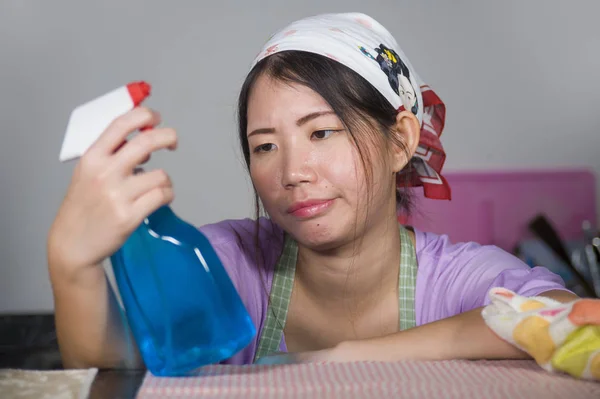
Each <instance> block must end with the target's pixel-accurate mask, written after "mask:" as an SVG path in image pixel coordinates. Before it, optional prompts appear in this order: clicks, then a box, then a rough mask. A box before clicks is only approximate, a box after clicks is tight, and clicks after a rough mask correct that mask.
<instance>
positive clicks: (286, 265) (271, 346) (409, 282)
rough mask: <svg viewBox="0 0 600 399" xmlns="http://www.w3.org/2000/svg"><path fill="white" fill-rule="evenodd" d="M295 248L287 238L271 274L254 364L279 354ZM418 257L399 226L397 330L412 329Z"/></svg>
mask: <svg viewBox="0 0 600 399" xmlns="http://www.w3.org/2000/svg"><path fill="white" fill-rule="evenodd" d="M297 256H298V245H297V244H296V242H295V241H294V240H293V239H292V238H291V237H290V236H289V235H287V234H286V237H285V243H284V246H283V252H282V254H281V256H280V257H279V261H278V262H277V264H276V265H275V270H274V271H273V283H272V286H271V294H270V297H269V298H270V301H269V302H270V303H269V307H268V309H267V317H266V320H265V324H264V327H263V329H262V333H261V336H260V340H259V343H258V349H257V350H256V355H255V357H254V361H256V360H258V359H259V358H261V357H263V356H265V355H269V354H273V353H275V352H279V347H280V344H281V339H282V337H283V329H284V328H285V321H286V319H287V312H288V308H289V304H290V297H291V295H292V288H293V286H294V275H295V272H296V260H297ZM416 280H417V257H416V253H415V248H414V246H413V243H412V240H411V239H410V236H409V234H408V231H407V230H406V228H405V227H403V226H402V225H400V271H399V277H398V311H399V315H398V329H399V331H403V330H406V329H409V328H412V327H415V325H416V322H415V283H416Z"/></svg>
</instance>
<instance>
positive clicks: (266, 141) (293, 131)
mask: <svg viewBox="0 0 600 399" xmlns="http://www.w3.org/2000/svg"><path fill="white" fill-rule="evenodd" d="M247 128H248V129H247V135H248V144H249V148H250V175H251V178H252V181H253V183H254V186H255V188H256V190H257V192H258V195H259V197H260V199H261V201H262V203H263V206H264V208H265V210H266V211H267V213H268V214H269V215H270V217H271V219H273V221H274V222H275V223H277V224H278V225H279V226H280V227H282V228H283V229H284V230H285V231H287V232H288V233H289V234H291V235H292V236H293V237H294V238H295V239H296V240H297V241H298V242H300V243H301V244H303V245H305V246H309V247H313V248H321V249H328V248H334V247H336V246H339V245H343V244H344V243H346V242H349V241H350V240H352V239H354V237H355V234H356V235H359V236H360V234H362V233H363V229H364V228H369V226H372V225H373V224H374V223H377V221H378V220H380V219H381V220H383V219H384V218H387V220H388V221H389V217H390V216H392V217H394V215H395V176H394V174H393V171H392V170H391V168H390V167H389V166H387V165H390V162H386V159H385V157H386V156H387V155H386V154H388V152H387V151H385V150H384V151H381V150H379V151H377V149H376V148H369V149H366V148H364V149H362V150H363V152H366V151H368V152H369V154H371V159H372V161H373V169H372V178H371V183H370V189H369V190H367V187H366V179H365V168H364V167H363V165H362V163H361V160H360V155H359V152H358V150H357V149H356V147H355V146H354V145H353V142H352V138H351V137H350V135H349V133H348V132H347V131H346V130H345V129H344V126H343V124H342V122H341V121H340V119H338V117H337V116H336V115H335V114H334V113H333V111H332V109H331V107H330V106H329V105H328V103H327V102H326V101H325V100H324V99H323V98H322V97H321V96H320V95H318V94H317V93H315V92H314V91H312V90H311V89H309V88H307V87H305V86H302V85H297V84H289V83H282V82H280V81H276V80H273V79H271V78H270V77H268V76H265V75H262V76H261V77H259V78H258V79H257V81H256V82H255V85H254V87H253V89H252V91H251V93H250V98H249V100H248V126H247ZM377 134H379V133H377ZM376 142H381V143H383V141H382V140H376ZM367 167H368V166H367ZM368 191H370V193H371V194H370V203H369V204H368V203H367V202H369V197H368ZM367 209H368V211H369V212H368V213H369V215H368V219H366V220H365V216H366V213H367V212H366V211H367ZM390 213H391V215H390ZM365 221H366V224H365ZM357 222H358V225H357Z"/></svg>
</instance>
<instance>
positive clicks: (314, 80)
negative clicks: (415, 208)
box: [238, 51, 413, 219]
mask: <svg viewBox="0 0 600 399" xmlns="http://www.w3.org/2000/svg"><path fill="white" fill-rule="evenodd" d="M263 74H266V75H268V76H269V77H271V78H273V79H275V80H279V81H281V82H285V83H297V84H300V85H303V86H306V87H308V88H310V89H312V90H313V91H315V92H316V93H318V94H319V95H320V96H321V97H323V99H325V101H326V102H327V103H328V104H329V105H330V106H331V108H332V109H333V111H334V112H335V113H336V115H337V116H338V117H339V118H340V120H341V121H342V123H343V124H344V125H345V127H346V129H347V131H348V132H349V134H350V137H351V138H352V141H353V143H354V145H355V146H356V148H357V150H358V153H359V155H360V159H361V162H362V164H363V167H364V168H365V177H366V180H367V190H368V189H369V187H371V184H370V183H371V179H372V166H373V160H372V159H371V156H370V155H371V153H370V152H369V151H366V148H367V147H368V146H371V147H374V148H375V150H376V151H377V150H379V149H380V148H381V146H380V145H378V144H380V143H381V139H382V138H383V139H384V140H392V141H393V143H394V144H395V145H397V146H399V147H400V148H402V149H404V151H405V152H406V155H407V158H409V157H410V154H409V152H408V148H407V147H406V145H405V143H404V142H402V141H401V140H400V139H399V138H398V136H397V135H395V134H390V132H391V130H392V129H393V126H394V125H395V123H396V115H397V111H396V110H395V109H394V107H392V105H391V104H390V103H389V102H388V101H387V100H386V98H385V97H384V96H383V95H382V94H381V93H379V91H377V89H375V88H374V87H373V85H371V84H370V83H369V82H368V81H367V80H366V79H364V78H363V77H362V76H360V75H359V74H358V73H356V72H354V71H353V70H352V69H350V68H348V67H347V66H345V65H343V64H341V63H339V62H337V61H334V60H332V59H330V58H328V57H325V56H321V55H318V54H314V53H309V52H303V51H284V52H280V53H277V54H274V55H271V56H269V57H266V58H264V59H263V60H261V61H260V62H259V63H258V64H256V65H255V67H254V68H253V69H252V71H250V73H249V74H248V76H247V77H246V80H245V82H244V84H243V86H242V89H241V92H240V96H239V101H238V123H239V139H240V144H241V147H242V153H243V154H244V160H245V161H246V167H247V168H248V171H249V170H250V148H249V144H248V137H247V127H248V100H249V97H250V92H251V90H252V88H253V86H254V84H255V82H256V80H257V79H258V77H260V76H261V75H263ZM378 133H379V134H378ZM384 143H385V141H384ZM406 167H407V168H410V167H412V166H411V163H410V162H409V163H408V165H407V166H406ZM403 175H404V176H408V175H409V174H408V173H405V174H403ZM408 181H409V179H407V183H408ZM406 186H408V184H406ZM254 193H255V203H256V204H255V208H256V218H257V219H258V218H259V217H260V213H261V206H260V199H259V197H258V193H256V190H255V192H254ZM368 194H369V195H370V193H368ZM369 195H368V196H369ZM396 201H397V206H398V208H399V209H400V210H401V211H402V212H403V213H405V214H410V212H411V210H412V203H413V202H412V196H411V195H410V191H409V190H408V189H407V188H404V189H403V190H401V191H400V190H396Z"/></svg>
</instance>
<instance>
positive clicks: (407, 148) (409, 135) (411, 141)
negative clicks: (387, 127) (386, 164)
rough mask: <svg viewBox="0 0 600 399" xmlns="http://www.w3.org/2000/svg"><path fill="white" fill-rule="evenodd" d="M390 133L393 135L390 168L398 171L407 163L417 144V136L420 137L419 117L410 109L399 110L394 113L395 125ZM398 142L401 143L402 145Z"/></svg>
mask: <svg viewBox="0 0 600 399" xmlns="http://www.w3.org/2000/svg"><path fill="white" fill-rule="evenodd" d="M391 134H392V135H394V137H392V148H391V152H392V154H391V155H392V169H393V171H394V172H400V171H401V170H402V168H404V167H405V166H406V165H407V164H408V162H409V161H410V159H411V158H412V156H413V155H414V153H415V151H417V147H418V146H419V138H420V137H421V124H420V123H419V119H418V118H417V117H416V115H415V114H413V113H412V112H410V111H401V112H399V113H398V115H396V125H395V128H394V129H393V130H392V132H391ZM399 143H402V144H403V146H401V145H399ZM407 156H408V158H407Z"/></svg>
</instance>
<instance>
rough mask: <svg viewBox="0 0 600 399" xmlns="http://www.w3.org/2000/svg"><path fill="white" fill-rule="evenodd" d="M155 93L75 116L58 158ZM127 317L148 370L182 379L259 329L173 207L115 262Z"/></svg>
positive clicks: (127, 92)
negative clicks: (181, 377)
mask: <svg viewBox="0 0 600 399" xmlns="http://www.w3.org/2000/svg"><path fill="white" fill-rule="evenodd" d="M149 93H150V86H149V85H148V84H147V83H145V82H134V83H131V84H129V85H127V86H123V87H120V88H118V89H116V90H113V91H112V92H109V93H107V94H105V95H104V96H102V97H99V98H97V99H95V100H92V101H90V102H88V103H86V104H83V105H81V106H79V107H78V108H76V109H75V110H74V111H73V113H72V114H71V118H70V120H69V125H68V127H67V133H66V135H65V140H64V142H63V146H62V148H61V153H60V161H61V162H65V161H68V160H70V159H74V158H77V157H80V156H81V155H83V153H85V151H86V150H87V148H89V147H90V146H91V145H92V144H93V142H94V141H95V140H96V139H97V138H98V137H99V136H100V134H101V133H102V132H103V131H104V130H105V129H106V127H107V126H108V125H109V124H110V123H111V122H112V120H114V119H115V118H116V117H118V116H119V115H121V114H123V113H125V112H127V111H129V110H131V109H133V107H135V106H137V105H139V104H140V103H141V101H143V99H144V98H146V97H147V96H148V95H149ZM110 260H111V263H112V266H113V271H114V274H115V280H116V283H117V287H118V289H119V293H120V295H121V298H122V301H123V306H124V311H125V315H126V317H127V320H128V322H129V325H130V327H131V330H132V332H133V336H134V338H135V341H136V343H137V345H138V348H139V350H140V353H141V355H142V358H143V360H144V362H145V364H146V367H147V368H148V370H149V371H150V372H151V373H152V374H154V375H156V376H183V375H188V374H191V373H193V372H194V370H196V369H197V368H199V367H201V366H204V365H208V364H213V363H218V362H220V361H222V360H224V359H227V358H229V357H231V356H233V355H234V354H235V353H237V352H238V351H240V350H241V349H243V348H244V347H245V346H247V345H248V344H249V343H250V341H251V340H252V338H253V337H254V336H255V334H256V329H255V327H254V324H253V323H252V320H251V318H250V316H249V315H248V312H247V310H246V308H245V307H244V305H243V303H242V301H241V299H240V297H239V295H238V293H237V291H236V289H235V287H234V286H233V284H232V282H231V280H230V279H229V276H228V275H227V272H226V271H225V269H224V268H223V265H222V263H221V261H220V259H219V257H218V256H217V254H216V253H215V251H214V249H213V247H212V246H211V244H210V242H209V241H208V239H207V238H206V237H205V236H204V235H203V234H202V233H201V232H200V231H199V230H198V229H197V228H195V227H194V226H192V225H190V224H188V223H187V222H185V221H184V220H182V219H181V218H179V217H178V216H177V215H176V214H175V213H174V212H173V210H172V209H171V208H170V207H169V206H163V207H161V208H159V209H158V210H156V211H155V212H154V213H152V214H151V215H149V216H148V217H147V218H146V219H145V220H144V222H143V223H142V224H141V225H140V226H139V227H138V228H137V229H136V230H135V231H134V232H133V233H132V234H131V235H130V237H129V238H128V239H127V241H126V242H125V244H123V246H122V247H121V248H120V249H119V250H118V251H117V252H116V253H114V254H113V255H112V256H111V257H110Z"/></svg>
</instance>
